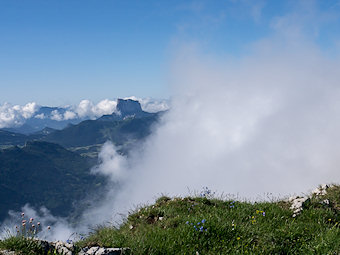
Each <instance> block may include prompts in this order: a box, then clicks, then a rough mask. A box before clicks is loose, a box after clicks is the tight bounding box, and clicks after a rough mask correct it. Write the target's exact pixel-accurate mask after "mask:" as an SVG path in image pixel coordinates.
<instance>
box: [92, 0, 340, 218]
mask: <svg viewBox="0 0 340 255" xmlns="http://www.w3.org/2000/svg"><path fill="white" fill-rule="evenodd" d="M303 3H305V2H301V4H299V5H298V7H299V8H300V7H301V6H302V7H303V6H304V4H303ZM305 5H306V6H304V8H303V10H306V8H307V10H308V12H307V14H308V15H304V14H303V13H301V16H299V15H298V14H299V13H300V11H297V10H293V11H292V12H291V13H289V14H287V15H285V16H281V17H275V18H274V19H273V20H272V23H271V26H272V34H271V35H270V36H268V37H265V38H262V39H261V40H258V41H256V42H253V44H252V45H249V47H248V49H247V52H248V54H247V55H244V56H243V57H241V58H237V59H236V58H233V57H230V56H229V57H226V56H223V55H222V56H221V55H214V54H212V53H210V54H208V53H207V52H204V51H201V50H200V48H199V47H196V46H193V45H199V43H190V44H184V45H179V46H178V45H177V46H178V48H177V50H176V55H175V56H174V59H173V62H172V71H171V75H170V77H172V78H171V81H170V83H171V84H172V91H173V95H172V98H173V100H172V102H171V109H170V111H169V112H168V113H167V114H166V115H165V116H164V117H163V119H162V120H161V123H160V124H159V126H158V127H156V128H155V130H154V132H153V135H152V136H151V137H150V138H149V139H148V140H147V141H146V143H145V144H144V145H143V146H142V150H140V149H138V150H136V151H134V152H132V153H131V155H130V156H129V157H128V162H129V163H128V164H126V166H125V167H123V169H120V170H119V172H125V174H126V175H128V177H127V178H126V181H125V182H123V184H121V187H122V188H121V189H120V190H119V191H118V192H115V193H114V192H112V193H110V195H109V196H108V201H114V203H112V202H111V207H110V209H108V208H107V207H105V209H103V210H102V211H101V215H102V216H103V218H105V217H104V215H103V214H104V213H103V212H105V211H106V212H109V213H110V214H111V213H112V212H113V211H117V210H124V208H125V209H126V210H129V209H131V208H133V206H134V205H136V204H143V203H146V202H151V201H152V200H153V199H154V198H155V197H157V196H159V195H160V194H162V193H165V194H169V195H186V194H188V189H189V190H197V191H199V190H201V188H202V187H203V186H208V187H210V188H211V189H213V190H216V191H217V192H219V193H225V194H229V193H230V194H234V195H236V196H239V197H240V198H247V199H264V198H265V194H268V193H271V194H273V196H275V197H284V196H288V195H291V194H294V193H301V192H308V190H311V189H313V188H314V187H315V186H317V185H319V184H321V183H330V182H339V180H340V173H339V171H338V165H339V158H340V157H339V156H340V154H339V151H340V144H339V143H338V141H339V139H340V133H339V130H340V119H339V117H338V116H340V103H339V102H340V86H339V80H340V73H339V71H338V67H339V64H340V58H339V54H338V53H337V54H333V55H332V56H330V55H329V51H328V49H325V48H323V47H321V46H320V45H319V44H318V42H317V36H316V35H315V34H314V33H311V32H310V31H315V30H317V29H318V28H320V27H321V26H324V25H325V23H324V22H328V20H329V19H328V17H332V15H327V13H320V12H319V11H317V10H315V9H314V6H313V3H311V4H307V3H305ZM319 14H320V15H321V14H322V15H321V16H322V17H323V19H322V20H321V21H320V22H318V21H317V22H314V21H315V20H314V17H319ZM289 17H293V18H294V19H293V20H292V19H290V18H289ZM309 21H312V22H309ZM292 22H293V23H294V24H296V25H297V26H293V24H292ZM321 23H322V24H321ZM333 50H334V51H333V52H335V53H336V52H339V51H338V49H336V48H334V49H333ZM106 149H108V148H106ZM111 149H112V150H113V149H114V148H111ZM106 153H108V152H106ZM114 154H115V152H114V151H112V152H111V155H114ZM110 161H112V159H110ZM110 161H105V160H104V162H102V165H101V166H100V167H99V169H102V171H103V172H104V173H105V174H106V175H107V174H109V173H110V171H111V170H110V169H111V168H112V169H115V170H114V171H112V178H113V179H114V178H115V175H116V173H117V169H116V168H113V167H111V166H110V164H111V163H110ZM97 211H98V210H97ZM106 216H108V214H107V215H106ZM100 218H101V217H98V219H100Z"/></svg>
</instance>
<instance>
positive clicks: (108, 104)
mask: <svg viewBox="0 0 340 255" xmlns="http://www.w3.org/2000/svg"><path fill="white" fill-rule="evenodd" d="M116 106H117V101H113V100H109V99H104V100H102V101H100V102H99V103H98V104H96V105H94V104H93V103H92V102H91V101H90V100H82V101H81V102H80V103H79V105H78V106H77V107H76V108H75V112H76V113H77V114H78V116H79V117H80V118H84V117H89V118H97V117H100V116H102V115H105V114H112V113H113V112H115V111H116Z"/></svg>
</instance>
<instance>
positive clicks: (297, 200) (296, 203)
mask: <svg viewBox="0 0 340 255" xmlns="http://www.w3.org/2000/svg"><path fill="white" fill-rule="evenodd" d="M331 187H333V185H328V184H322V185H320V186H319V187H317V188H316V189H314V190H313V191H312V193H311V195H309V196H304V197H301V196H294V197H290V198H288V199H287V202H289V203H290V209H291V210H292V211H293V217H296V216H298V215H299V214H300V213H301V212H302V210H303V208H305V207H306V205H307V204H308V203H310V200H311V197H312V196H317V197H321V196H324V195H326V194H327V189H329V188H331ZM321 204H324V205H329V200H328V199H325V200H322V201H321Z"/></svg>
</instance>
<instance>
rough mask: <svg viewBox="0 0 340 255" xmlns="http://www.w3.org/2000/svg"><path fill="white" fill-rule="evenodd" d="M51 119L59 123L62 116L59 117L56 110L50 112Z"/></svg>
mask: <svg viewBox="0 0 340 255" xmlns="http://www.w3.org/2000/svg"><path fill="white" fill-rule="evenodd" d="M51 119H52V120H56V121H61V120H63V115H61V114H60V113H59V111H58V110H54V111H52V112H51Z"/></svg>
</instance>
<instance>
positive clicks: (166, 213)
mask: <svg viewBox="0 0 340 255" xmlns="http://www.w3.org/2000/svg"><path fill="white" fill-rule="evenodd" d="M325 201H327V202H325ZM289 207H290V203H289V202H287V201H276V202H258V203H249V202H238V201H232V200H223V199H216V198H213V197H211V196H210V195H209V193H208V194H207V192H205V193H203V195H202V196H200V197H185V198H173V199H170V198H168V197H161V198H159V199H158V200H157V201H156V203H155V204H153V205H150V206H146V207H142V208H140V209H138V210H136V211H135V212H132V213H130V214H129V215H128V217H127V219H126V221H125V222H124V223H123V224H122V225H120V226H118V227H114V226H106V227H100V228H98V229H97V230H96V231H95V232H94V233H92V234H91V235H90V236H89V237H88V238H87V239H86V240H85V241H82V242H80V243H79V245H81V246H93V245H100V246H105V247H130V248H131V250H132V254H338V253H339V252H340V242H339V240H340V228H339V221H340V215H339V212H340V187H339V186H334V187H332V188H330V189H328V192H327V194H326V195H322V196H316V195H313V196H312V197H311V198H310V200H308V202H307V203H305V204H304V209H303V210H302V212H301V214H299V215H298V216H296V217H292V215H293V212H292V210H290V209H289Z"/></svg>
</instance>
